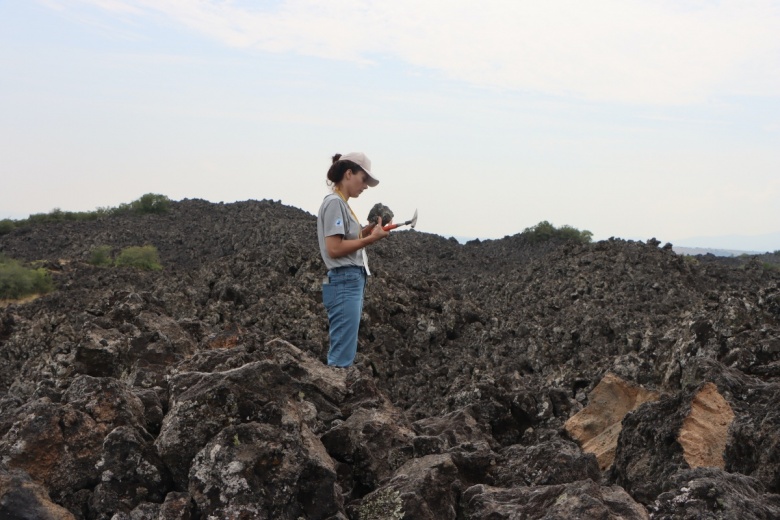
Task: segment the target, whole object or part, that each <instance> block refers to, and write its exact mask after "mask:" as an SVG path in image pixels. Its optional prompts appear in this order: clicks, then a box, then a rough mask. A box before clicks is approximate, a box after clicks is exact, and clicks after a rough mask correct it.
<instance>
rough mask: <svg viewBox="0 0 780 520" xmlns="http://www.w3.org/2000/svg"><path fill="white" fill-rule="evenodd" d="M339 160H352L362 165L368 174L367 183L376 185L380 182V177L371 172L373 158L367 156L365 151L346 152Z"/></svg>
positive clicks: (371, 185) (372, 185)
mask: <svg viewBox="0 0 780 520" xmlns="http://www.w3.org/2000/svg"><path fill="white" fill-rule="evenodd" d="M339 161H352V162H353V163H355V164H357V165H358V166H360V167H361V168H362V169H363V171H365V172H366V175H368V180H366V184H368V185H369V186H370V187H372V188H373V187H374V186H376V185H377V184H379V179H377V178H376V177H374V174H373V173H371V159H369V158H368V157H366V154H364V153H363V152H350V153H348V154H344V155H342V156H341V157H339Z"/></svg>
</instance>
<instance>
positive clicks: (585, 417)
mask: <svg viewBox="0 0 780 520" xmlns="http://www.w3.org/2000/svg"><path fill="white" fill-rule="evenodd" d="M656 399H658V393H657V392H653V391H649V390H645V389H644V388H641V387H638V386H635V385H632V384H629V383H627V382H626V381H623V380H622V379H620V378H619V377H617V376H615V375H613V374H607V375H606V376H604V378H603V379H602V380H601V382H599V384H598V385H596V388H594V389H593V390H592V391H591V393H590V394H589V395H588V405H587V406H586V407H585V408H584V409H583V410H581V411H580V412H578V413H577V414H575V415H573V416H572V417H571V418H570V419H569V420H568V421H566V425H565V427H566V431H567V432H568V434H569V435H571V437H572V438H573V439H575V440H576V441H578V442H579V443H580V445H581V446H582V449H583V451H585V452H586V453H593V454H594V455H596V458H597V459H598V462H599V467H600V468H601V469H602V470H605V469H607V468H609V467H610V466H611V465H612V462H613V461H614V460H615V447H616V446H617V441H618V436H619V435H620V431H621V429H622V426H621V421H622V420H623V417H625V416H626V414H627V413H628V412H630V411H632V410H635V409H636V408H637V407H639V406H640V405H642V404H644V403H646V402H648V401H655V400H656Z"/></svg>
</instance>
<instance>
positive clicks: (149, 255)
mask: <svg viewBox="0 0 780 520" xmlns="http://www.w3.org/2000/svg"><path fill="white" fill-rule="evenodd" d="M116 265H117V266H119V267H124V266H128V267H137V268H139V269H145V270H147V271H157V270H159V269H162V265H161V264H160V254H159V253H158V252H157V248H156V247H154V246H131V247H126V248H124V249H122V251H121V252H120V253H119V256H117V257H116Z"/></svg>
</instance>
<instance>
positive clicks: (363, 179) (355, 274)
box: [317, 153, 390, 368]
mask: <svg viewBox="0 0 780 520" xmlns="http://www.w3.org/2000/svg"><path fill="white" fill-rule="evenodd" d="M377 184H379V180H378V179H377V178H376V177H374V176H373V174H372V173H371V161H370V160H369V159H368V157H366V155H365V154H364V153H348V154H346V155H341V154H336V155H334V156H333V164H332V165H331V167H330V169H329V170H328V185H330V186H332V187H333V193H331V194H329V195H327V196H326V197H325V200H323V201H322V206H320V212H319V214H318V215H317V238H318V240H319V243H320V254H321V255H322V260H323V261H324V262H325V267H327V268H328V279H327V281H326V282H325V283H323V285H322V303H324V304H325V308H326V309H327V311H328V322H329V323H330V348H329V349H328V365H330V366H334V367H340V368H346V367H348V366H350V365H352V363H353V362H354V361H355V354H356V353H357V340H358V329H359V328H360V314H361V313H362V312H363V290H364V289H365V286H366V277H367V276H369V275H370V274H371V273H370V271H369V270H368V258H367V257H366V251H365V249H364V248H365V247H366V246H367V245H369V244H373V243H374V242H376V241H377V240H381V239H383V238H385V237H386V236H387V235H389V234H390V233H389V232H388V231H385V230H384V229H382V218H381V217H380V218H379V221H378V222H377V223H376V225H374V224H370V225H368V226H366V227H365V228H361V227H360V220H359V219H358V218H357V216H356V215H355V213H354V212H353V211H352V208H350V207H349V199H351V198H357V197H358V196H360V194H361V193H363V191H364V190H365V189H366V188H368V187H374V186H376V185H377Z"/></svg>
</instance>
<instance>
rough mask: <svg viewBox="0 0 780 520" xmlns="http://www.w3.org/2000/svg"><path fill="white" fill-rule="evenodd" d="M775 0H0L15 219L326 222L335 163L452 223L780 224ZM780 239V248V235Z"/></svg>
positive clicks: (517, 226) (617, 231) (458, 232)
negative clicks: (228, 215)
mask: <svg viewBox="0 0 780 520" xmlns="http://www.w3.org/2000/svg"><path fill="white" fill-rule="evenodd" d="M777 34H780V2H778V1H776V0H740V1H737V0H725V1H721V2H709V1H700V0H679V1H675V2H668V1H661V2H657V1H651V0H620V1H618V0H594V1H592V2H576V1H574V0H550V1H549V2H532V1H530V0H491V1H488V2H482V3H471V4H469V3H466V4H464V3H453V2H446V1H444V0H416V1H414V2H410V1H407V0H398V1H396V2H391V3H390V2H380V1H377V0H361V1H357V0H345V1H342V2H337V3H321V2H315V1H313V0H279V1H274V2H245V1H241V0H235V1H227V2H225V1H216V0H204V1H199V2H176V1H172V0H156V1H151V0H110V1H106V0H31V1H29V2H2V3H0V114H2V116H3V117H1V118H0V179H1V181H2V188H0V219H3V218H9V217H13V218H26V216H28V215H29V214H32V213H46V212H49V211H50V210H52V209H53V208H57V207H59V208H61V209H63V210H65V211H91V210H94V209H95V208H97V207H99V206H117V205H119V204H121V203H124V202H129V201H132V200H135V199H137V198H138V197H140V196H141V195H143V194H144V193H148V192H153V193H161V194H165V195H167V196H168V197H170V198H171V199H174V200H180V199H184V198H202V199H206V200H211V201H214V202H219V201H225V202H231V201H237V200H246V199H262V198H268V199H274V200H281V201H282V202H284V203H285V204H288V205H290V206H294V207H298V208H301V209H304V210H305V211H307V212H309V213H313V214H314V213H316V212H317V209H318V207H319V204H320V202H321V200H322V198H323V196H324V195H325V194H326V193H327V189H328V188H327V186H326V184H325V172H326V171H327V168H328V166H329V164H330V157H331V155H332V154H334V153H337V152H339V153H346V152H349V151H363V152H365V153H366V154H367V155H368V156H369V157H370V158H371V160H372V161H373V170H374V173H375V175H376V177H378V178H379V179H380V181H381V182H380V184H379V186H378V187H377V188H372V189H370V190H368V191H367V192H365V193H364V194H363V195H362V196H361V197H360V198H359V199H357V200H354V201H351V203H352V205H353V208H354V209H355V211H356V213H358V214H363V215H367V214H368V211H369V209H370V208H371V207H372V206H373V205H374V204H375V203H377V202H382V203H383V204H385V205H387V206H389V207H390V208H392V210H393V211H394V212H395V214H396V215H397V216H398V217H399V218H407V216H410V215H411V214H412V213H413V212H414V210H415V209H419V211H420V220H419V225H418V229H419V230H421V231H427V232H431V233H436V234H439V235H442V236H477V237H484V238H501V237H503V236H505V235H512V234H515V233H518V232H520V231H522V230H523V229H525V228H526V227H530V226H533V225H535V224H537V223H539V222H540V221H544V220H546V221H549V222H551V223H553V224H555V225H556V226H562V225H571V226H574V227H577V228H579V229H587V230H590V231H591V232H592V233H593V234H594V239H595V240H601V239H605V238H609V237H610V236H618V237H642V239H643V240H646V239H648V238H652V237H656V238H657V239H658V240H661V241H663V242H672V243H673V244H681V245H682V244H683V243H684V242H686V241H687V239H693V238H697V237H729V236H732V237H733V236H736V235H743V234H744V235H747V236H753V237H760V236H766V237H769V240H772V238H771V237H772V236H774V234H776V233H780V175H778V172H780V146H778V143H780V38H778V37H777ZM769 245H770V248H769V249H770V250H776V249H780V242H778V243H775V244H774V245H771V244H769Z"/></svg>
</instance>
